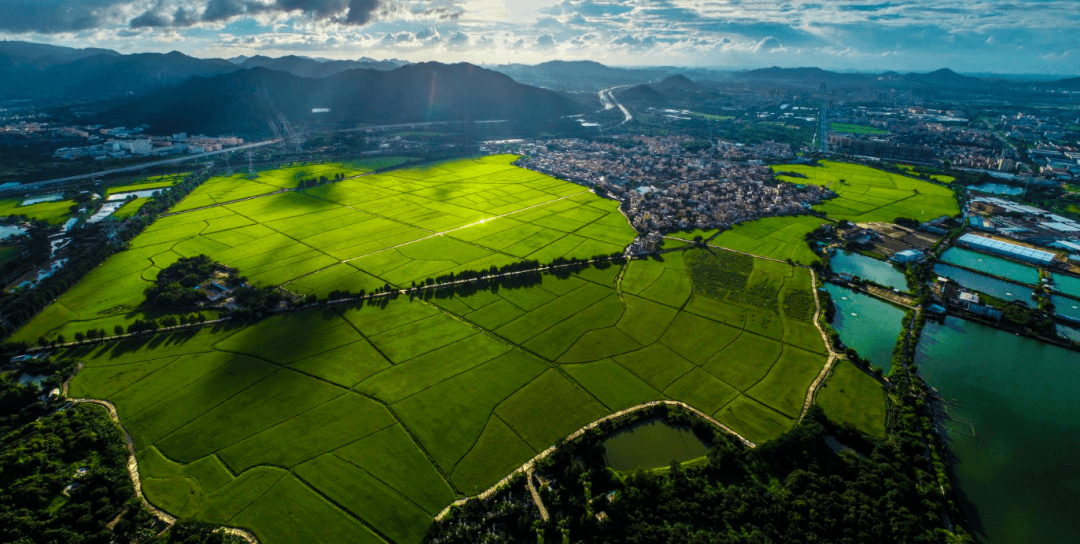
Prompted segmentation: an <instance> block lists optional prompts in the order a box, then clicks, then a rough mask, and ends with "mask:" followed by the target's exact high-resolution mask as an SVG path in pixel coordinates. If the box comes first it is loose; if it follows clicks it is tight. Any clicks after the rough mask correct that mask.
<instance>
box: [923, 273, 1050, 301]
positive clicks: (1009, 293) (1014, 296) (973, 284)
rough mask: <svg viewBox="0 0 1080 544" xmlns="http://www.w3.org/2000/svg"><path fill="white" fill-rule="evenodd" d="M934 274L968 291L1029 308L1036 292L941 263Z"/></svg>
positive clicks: (1016, 284)
mask: <svg viewBox="0 0 1080 544" xmlns="http://www.w3.org/2000/svg"><path fill="white" fill-rule="evenodd" d="M934 273H935V274H937V275H939V276H944V277H946V278H949V279H951V280H953V281H955V282H956V283H959V284H960V285H962V286H964V287H966V288H968V289H973V290H975V291H978V292H980V293H986V294H987V295H990V296H992V297H995V298H1000V299H1001V300H1015V301H1017V302H1022V303H1024V304H1026V305H1028V306H1031V305H1032V300H1031V296H1032V295H1033V294H1034V292H1033V291H1032V290H1031V288H1030V287H1027V286H1024V285H1020V284H1018V283H1012V282H1008V281H1004V280H999V279H997V278H991V277H990V276H984V275H982V274H978V273H975V272H972V271H970V270H964V269H963V268H957V267H955V266H949V265H947V264H941V263H938V264H935V265H934Z"/></svg>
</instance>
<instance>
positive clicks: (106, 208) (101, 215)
mask: <svg viewBox="0 0 1080 544" xmlns="http://www.w3.org/2000/svg"><path fill="white" fill-rule="evenodd" d="M124 204H126V202H125V201H123V200H111V201H108V202H106V203H104V204H102V205H101V208H99V209H98V211H96V212H94V215H91V216H90V219H87V220H86V222H87V223H91V224H92V223H97V222H99V221H102V220H104V219H105V218H106V217H109V216H110V215H112V214H114V213H116V210H119V209H120V207H121V206H123V205H124Z"/></svg>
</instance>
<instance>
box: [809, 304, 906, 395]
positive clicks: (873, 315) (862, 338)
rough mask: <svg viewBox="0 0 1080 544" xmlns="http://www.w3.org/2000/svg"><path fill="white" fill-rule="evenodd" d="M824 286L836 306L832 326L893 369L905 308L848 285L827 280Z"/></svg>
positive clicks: (869, 357)
mask: <svg viewBox="0 0 1080 544" xmlns="http://www.w3.org/2000/svg"><path fill="white" fill-rule="evenodd" d="M825 289H826V290H828V291H829V296H830V297H832V299H833V304H834V305H835V306H836V316H835V317H833V322H832V326H833V328H834V329H836V332H837V333H838V334H839V335H840V340H843V341H844V345H847V346H851V347H853V348H855V351H857V352H859V355H862V356H863V357H864V358H865V359H866V360H868V361H870V364H872V365H874V366H876V367H879V368H881V370H882V371H883V372H885V373H886V374H888V373H889V369H891V368H892V351H893V346H895V345H896V337H897V336H899V334H900V328H901V321H903V319H904V311H903V310H901V309H900V308H898V307H896V306H893V305H892V304H889V303H888V302H884V301H881V300H878V299H876V298H874V297H872V296H870V295H864V294H862V293H858V292H856V291H852V290H851V289H848V288H846V287H840V286H838V285H833V284H831V283H827V284H825Z"/></svg>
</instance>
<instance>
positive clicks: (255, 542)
mask: <svg viewBox="0 0 1080 544" xmlns="http://www.w3.org/2000/svg"><path fill="white" fill-rule="evenodd" d="M64 389H65V392H66V389H67V383H65V384H64ZM68 400H69V401H70V402H71V403H72V404H96V405H98V406H103V407H104V408H105V409H106V410H108V412H109V417H110V418H111V419H112V420H113V422H114V423H116V425H117V426H119V427H120V430H121V431H123V432H124V443H125V445H126V446H127V450H128V461H127V471H128V476H130V477H131V482H132V483H133V484H134V485H135V494H136V495H138V496H139V500H141V501H142V503H143V506H144V507H146V509H147V510H149V511H150V513H151V514H153V515H154V517H156V518H158V519H159V520H161V521H162V522H164V523H165V524H166V525H172V524H174V523H176V517H175V516H173V515H171V514H169V513H167V512H165V511H164V510H162V509H160V508H158V507H156V506H154V505H153V504H151V503H150V501H148V500H146V495H143V491H142V479H141V478H140V477H139V462H138V460H136V459H135V442H134V441H133V440H132V439H131V434H130V433H128V430H127V428H126V427H124V424H123V423H121V422H120V414H119V413H117V411H116V406H115V405H114V404H113V403H111V402H109V401H107V400H100V399H68ZM221 527H222V529H223V530H224V531H225V533H227V534H230V535H234V536H238V537H240V538H242V539H244V540H246V541H247V542H248V543H249V544H259V539H258V538H256V537H255V534H254V533H252V532H251V531H248V530H247V529H241V528H239V527H227V526H224V525H222V526H221Z"/></svg>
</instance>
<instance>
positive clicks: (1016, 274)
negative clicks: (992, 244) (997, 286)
mask: <svg viewBox="0 0 1080 544" xmlns="http://www.w3.org/2000/svg"><path fill="white" fill-rule="evenodd" d="M941 260H942V261H945V262H947V263H952V264H955V265H959V266H963V267H965V268H970V269H972V270H978V271H979V272H985V273H987V274H993V275H995V276H998V277H1002V278H1005V279H1007V280H1013V281H1017V282H1020V283H1026V284H1028V285H1037V284H1038V283H1039V269H1038V268H1035V267H1034V266H1028V265H1025V264H1020V263H1016V262H1013V261H1010V260H1007V259H1002V258H1001V257H994V256H993V255H987V254H985V253H979V252H978V251H971V250H970V249H965V248H962V247H951V248H949V249H948V250H946V251H945V253H942V254H941Z"/></svg>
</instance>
